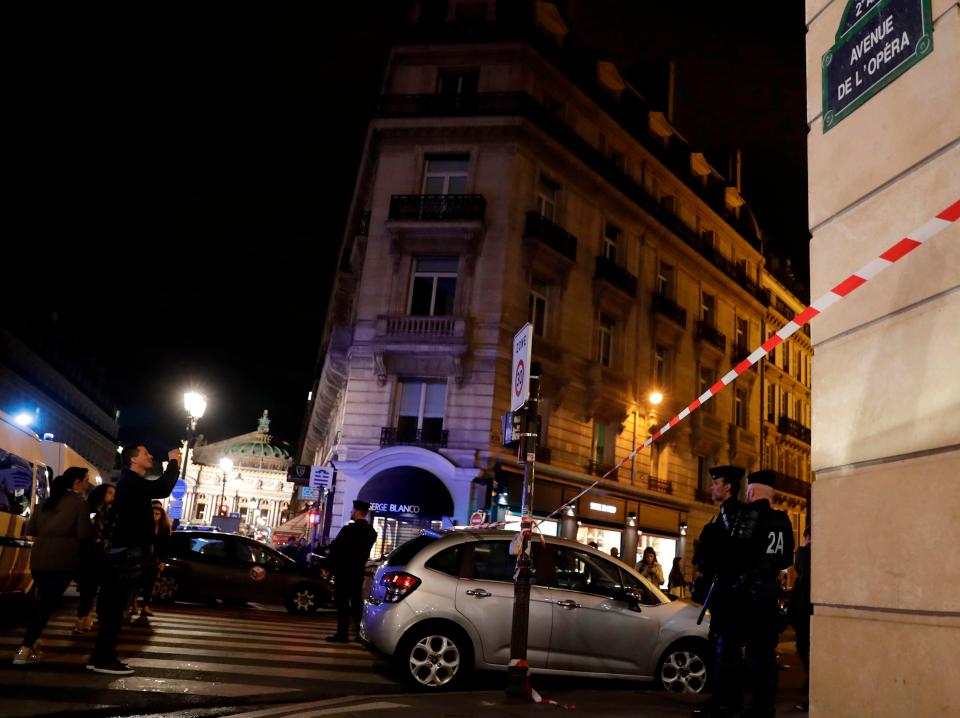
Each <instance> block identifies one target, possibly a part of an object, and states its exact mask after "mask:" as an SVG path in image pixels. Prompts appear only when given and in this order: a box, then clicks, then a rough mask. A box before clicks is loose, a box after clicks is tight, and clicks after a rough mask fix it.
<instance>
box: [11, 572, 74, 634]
mask: <svg viewBox="0 0 960 718" xmlns="http://www.w3.org/2000/svg"><path fill="white" fill-rule="evenodd" d="M71 578H72V574H71V573H70V572H69V571H34V572H33V582H34V583H35V584H37V602H36V603H35V604H34V606H33V614H32V615H31V616H30V623H29V624H27V632H26V634H25V635H24V637H23V645H24V646H26V647H27V648H33V644H34V643H36V642H37V639H38V638H40V634H41V633H43V629H44V628H46V626H47V621H49V620H50V616H51V614H52V613H53V612H54V610H56V608H57V606H58V605H59V603H60V599H61V598H63V592H64V591H66V590H67V586H69V585H70V579H71Z"/></svg>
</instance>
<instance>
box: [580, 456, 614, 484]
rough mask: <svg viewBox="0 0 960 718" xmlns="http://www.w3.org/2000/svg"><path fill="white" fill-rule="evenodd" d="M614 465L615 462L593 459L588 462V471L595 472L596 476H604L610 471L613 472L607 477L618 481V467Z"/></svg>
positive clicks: (589, 472)
mask: <svg viewBox="0 0 960 718" xmlns="http://www.w3.org/2000/svg"><path fill="white" fill-rule="evenodd" d="M614 466H615V465H614V464H600V463H598V462H596V461H591V462H589V463H588V464H587V473H588V474H593V475H594V476H603V475H604V474H606V473H607V472H608V471H610V472H611V473H610V475H609V476H608V477H607V478H608V479H610V480H611V481H616V480H617V473H618V469H614V468H613V467H614Z"/></svg>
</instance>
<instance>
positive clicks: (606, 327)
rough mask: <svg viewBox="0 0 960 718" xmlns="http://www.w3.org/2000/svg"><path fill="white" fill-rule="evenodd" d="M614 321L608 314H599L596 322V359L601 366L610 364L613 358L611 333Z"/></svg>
mask: <svg viewBox="0 0 960 718" xmlns="http://www.w3.org/2000/svg"><path fill="white" fill-rule="evenodd" d="M615 327H616V324H615V322H614V321H613V320H612V319H611V318H610V317H608V316H606V315H604V314H601V315H600V319H599V321H598V322H597V361H598V362H600V363H601V364H602V365H603V366H607V367H608V366H610V364H611V362H612V360H613V333H614V329H615Z"/></svg>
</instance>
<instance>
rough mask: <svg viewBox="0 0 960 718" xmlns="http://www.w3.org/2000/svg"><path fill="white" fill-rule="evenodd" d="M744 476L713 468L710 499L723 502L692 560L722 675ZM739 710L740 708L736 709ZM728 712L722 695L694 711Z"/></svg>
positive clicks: (735, 469)
mask: <svg viewBox="0 0 960 718" xmlns="http://www.w3.org/2000/svg"><path fill="white" fill-rule="evenodd" d="M745 473H746V472H745V471H744V470H743V469H741V468H740V467H739V466H714V467H713V468H712V469H710V478H711V486H710V497H711V498H712V499H713V500H714V501H719V502H720V511H719V512H718V513H717V515H716V516H714V517H713V519H712V520H711V521H710V522H709V523H708V524H707V525H706V526H704V527H703V530H702V531H701V532H700V538H699V539H698V540H697V548H696V551H695V552H694V556H693V563H694V565H695V566H696V567H697V570H698V572H699V576H697V578H696V579H695V580H694V586H693V593H692V595H691V598H692V599H693V600H694V601H696V602H697V603H704V601H706V600H707V595H708V593H709V596H710V603H709V608H710V646H711V649H712V650H713V651H714V654H715V658H714V664H715V665H714V666H713V668H714V670H716V671H717V672H718V673H720V667H719V655H718V652H717V648H718V644H719V636H720V634H721V633H722V632H723V629H724V624H725V623H727V622H728V621H729V620H730V616H731V613H732V611H733V610H734V606H733V605H732V602H733V585H734V582H735V580H736V575H737V571H736V570H735V569H736V567H735V563H734V561H733V557H734V554H733V552H732V549H731V543H732V540H733V538H732V534H733V532H734V530H735V528H736V527H737V525H738V519H739V517H740V514H741V512H742V511H743V510H744V508H745V504H743V503H742V502H741V501H740V500H739V498H737V497H738V496H739V495H740V486H741V484H742V483H743V477H744V474H745ZM711 586H712V587H713V589H712V591H711V590H710V587H711ZM736 707H739V706H734V708H736ZM729 712H730V711H729V710H728V708H727V707H725V706H723V705H722V704H721V697H720V695H719V694H718V693H715V694H714V695H713V696H712V697H711V698H710V699H709V700H707V701H706V702H705V703H703V704H702V705H700V706H699V707H697V708H696V710H694V715H700V716H712V715H727V714H728V713H729Z"/></svg>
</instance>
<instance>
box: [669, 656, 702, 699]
mask: <svg viewBox="0 0 960 718" xmlns="http://www.w3.org/2000/svg"><path fill="white" fill-rule="evenodd" d="M660 683H661V684H662V685H663V687H664V688H665V689H666V690H668V691H670V692H671V693H694V694H696V693H702V692H703V690H704V688H706V686H707V664H706V663H705V662H704V660H703V658H701V657H700V656H699V655H697V654H696V653H694V652H693V651H688V650H683V649H680V650H675V651H672V652H671V653H669V654H668V655H667V656H666V657H665V658H664V659H663V663H662V664H661V666H660Z"/></svg>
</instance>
